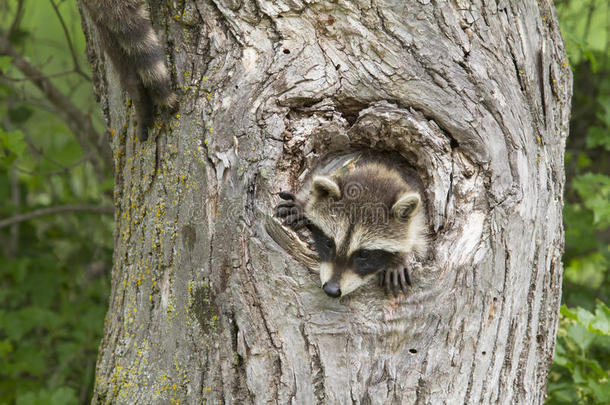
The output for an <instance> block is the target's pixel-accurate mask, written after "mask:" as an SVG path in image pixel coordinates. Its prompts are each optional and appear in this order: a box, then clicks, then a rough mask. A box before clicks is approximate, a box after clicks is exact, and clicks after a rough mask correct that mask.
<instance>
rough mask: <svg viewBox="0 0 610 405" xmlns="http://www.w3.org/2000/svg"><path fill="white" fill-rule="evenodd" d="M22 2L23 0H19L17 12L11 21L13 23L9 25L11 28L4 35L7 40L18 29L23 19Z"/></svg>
mask: <svg viewBox="0 0 610 405" xmlns="http://www.w3.org/2000/svg"><path fill="white" fill-rule="evenodd" d="M23 1H24V0H19V2H18V3H17V12H16V13H15V18H14V19H13V22H12V23H11V26H10V28H9V29H8V31H7V32H6V35H5V38H7V39H8V38H10V37H11V35H12V34H13V32H14V31H15V30H16V29H17V27H19V24H20V23H21V18H23Z"/></svg>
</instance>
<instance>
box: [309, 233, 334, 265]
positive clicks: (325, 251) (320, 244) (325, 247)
mask: <svg viewBox="0 0 610 405" xmlns="http://www.w3.org/2000/svg"><path fill="white" fill-rule="evenodd" d="M309 230H310V231H311V237H312V238H313V241H314V245H315V246H316V251H317V252H318V256H319V257H320V261H323V262H330V261H332V259H333V258H334V257H335V253H336V247H335V242H334V241H333V240H332V239H331V238H329V237H328V236H327V235H326V234H324V232H322V230H321V229H320V228H318V227H317V226H315V225H313V224H309Z"/></svg>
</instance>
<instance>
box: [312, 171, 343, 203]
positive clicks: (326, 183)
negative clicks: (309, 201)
mask: <svg viewBox="0 0 610 405" xmlns="http://www.w3.org/2000/svg"><path fill="white" fill-rule="evenodd" d="M311 194H312V195H313V196H314V197H316V198H326V197H331V198H333V199H336V200H338V199H339V198H341V190H339V185H338V184H337V182H336V181H335V180H334V179H333V178H332V177H329V176H315V177H314V178H313V182H312V184H311Z"/></svg>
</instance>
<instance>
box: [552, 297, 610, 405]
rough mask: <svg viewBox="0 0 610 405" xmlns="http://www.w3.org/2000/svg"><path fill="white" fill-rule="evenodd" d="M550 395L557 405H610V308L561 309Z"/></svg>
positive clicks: (603, 305) (602, 305) (598, 304)
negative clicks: (590, 310) (577, 404)
mask: <svg viewBox="0 0 610 405" xmlns="http://www.w3.org/2000/svg"><path fill="white" fill-rule="evenodd" d="M557 337H558V340H557V347H556V349H555V367H554V368H553V371H552V372H551V376H550V380H551V381H561V382H558V383H550V384H549V390H548V391H549V395H550V398H552V401H550V402H555V403H569V404H573V403H588V404H592V403H598V404H607V403H610V380H609V379H608V369H609V368H610V361H609V360H610V357H609V356H610V308H608V307H607V306H606V305H605V304H604V303H603V302H601V301H598V302H597V307H596V308H595V312H594V313H591V312H589V311H587V310H586V309H583V308H576V309H573V310H570V309H568V308H567V307H566V306H565V305H564V306H562V308H561V323H560V328H559V331H558V334H557Z"/></svg>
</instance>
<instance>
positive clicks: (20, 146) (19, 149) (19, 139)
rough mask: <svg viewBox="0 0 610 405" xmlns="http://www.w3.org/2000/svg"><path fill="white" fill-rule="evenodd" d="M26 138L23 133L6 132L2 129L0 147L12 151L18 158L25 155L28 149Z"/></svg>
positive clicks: (15, 131) (16, 131)
mask: <svg viewBox="0 0 610 405" xmlns="http://www.w3.org/2000/svg"><path fill="white" fill-rule="evenodd" d="M24 138H25V136H24V135H23V132H21V131H19V130H14V131H11V132H6V131H4V130H3V129H2V128H0V147H3V148H4V149H8V150H10V151H11V152H13V153H14V154H15V155H17V156H18V157H19V156H21V155H23V152H24V151H25V149H26V148H27V144H26V143H25V141H24Z"/></svg>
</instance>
